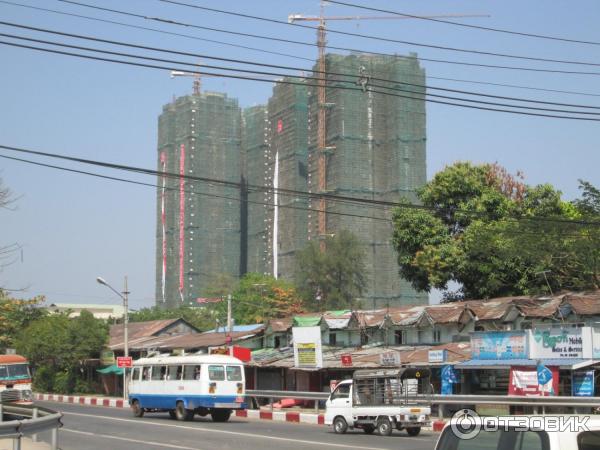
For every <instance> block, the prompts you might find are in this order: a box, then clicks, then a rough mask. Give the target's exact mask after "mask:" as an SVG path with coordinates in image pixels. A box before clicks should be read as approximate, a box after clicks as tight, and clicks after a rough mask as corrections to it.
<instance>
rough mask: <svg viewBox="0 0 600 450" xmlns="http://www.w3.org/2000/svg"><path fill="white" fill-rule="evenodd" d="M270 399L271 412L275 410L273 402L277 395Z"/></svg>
mask: <svg viewBox="0 0 600 450" xmlns="http://www.w3.org/2000/svg"><path fill="white" fill-rule="evenodd" d="M269 401H270V402H271V412H273V403H274V402H275V397H269Z"/></svg>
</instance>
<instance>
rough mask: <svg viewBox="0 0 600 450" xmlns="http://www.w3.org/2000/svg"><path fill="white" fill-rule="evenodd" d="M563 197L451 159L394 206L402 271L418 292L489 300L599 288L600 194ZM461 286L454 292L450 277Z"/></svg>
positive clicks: (587, 189) (589, 191) (587, 187)
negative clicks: (414, 199)
mask: <svg viewBox="0 0 600 450" xmlns="http://www.w3.org/2000/svg"><path fill="white" fill-rule="evenodd" d="M580 186H581V189H582V190H583V194H582V198H581V199H578V200H575V201H573V202H567V201H565V200H563V199H562V198H561V193H560V192H559V191H557V190H556V189H555V188H554V187H552V186H551V185H549V184H544V185H539V186H528V185H526V184H525V183H524V182H523V181H522V175H520V174H518V175H517V176H512V175H510V174H508V173H507V171H506V170H505V169H504V168H502V167H499V166H498V165H491V164H483V165H472V164H470V163H456V164H454V165H452V166H449V167H447V168H445V169H444V170H442V171H441V172H439V173H438V174H436V175H435V176H434V178H433V179H432V180H431V181H430V182H429V183H427V184H426V185H425V186H424V187H423V188H422V189H420V190H419V192H418V198H419V200H420V202H421V205H422V207H414V205H408V202H407V207H398V208H396V209H395V210H394V214H393V220H394V234H393V242H394V246H395V248H396V250H397V252H398V264H399V267H400V274H401V275H402V276H403V277H404V278H406V279H407V280H409V281H410V282H411V283H412V285H413V287H414V288H416V289H417V290H420V291H429V290H430V289H431V288H438V289H442V290H444V291H446V292H445V295H446V297H447V298H463V297H465V298H489V297H496V296H503V295H521V294H536V293H540V292H545V293H548V291H549V290H552V291H553V292H554V291H558V290H561V289H573V290H580V289H588V288H598V287H599V286H600V278H599V277H600V269H599V268H600V266H599V260H600V226H599V225H598V224H597V223H596V224H595V223H593V222H594V221H596V222H600V195H599V192H598V190H597V189H596V188H594V187H593V186H592V185H591V184H590V183H587V182H583V181H580ZM451 282H455V283H458V284H459V285H460V289H459V291H458V292H455V293H451V292H449V290H448V286H449V283H451Z"/></svg>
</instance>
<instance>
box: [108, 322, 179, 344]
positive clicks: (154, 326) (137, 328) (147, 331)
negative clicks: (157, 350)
mask: <svg viewBox="0 0 600 450" xmlns="http://www.w3.org/2000/svg"><path fill="white" fill-rule="evenodd" d="M179 320H183V319H162V320H148V321H145V322H129V324H128V325H127V333H128V335H129V336H128V337H129V342H130V343H131V342H135V341H136V340H138V339H142V338H148V337H151V336H154V335H155V334H157V333H159V332H160V331H162V330H164V329H165V328H167V327H169V326H170V325H172V324H174V323H175V322H177V321H179ZM109 335H110V340H109V346H113V345H116V344H118V343H121V344H122V342H123V325H122V324H117V325H111V326H110V332H109Z"/></svg>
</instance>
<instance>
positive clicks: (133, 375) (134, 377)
mask: <svg viewBox="0 0 600 450" xmlns="http://www.w3.org/2000/svg"><path fill="white" fill-rule="evenodd" d="M131 379H132V380H133V381H138V380H139V379H140V368H139V367H134V368H133V372H132V373H131Z"/></svg>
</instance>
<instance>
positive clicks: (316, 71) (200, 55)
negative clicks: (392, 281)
mask: <svg viewBox="0 0 600 450" xmlns="http://www.w3.org/2000/svg"><path fill="white" fill-rule="evenodd" d="M0 25H5V26H9V27H14V28H20V29H26V30H31V31H38V32H42V33H48V34H54V35H59V36H66V37H71V38H77V39H84V40H88V41H93V42H102V43H107V44H111V45H118V46H125V47H131V48H137V49H143V50H151V51H154V52H162V53H170V54H176V55H183V56H192V57H195V58H204V59H210V60H217V61H226V62H232V63H239V64H246V65H254V66H259V67H269V68H278V69H284V70H294V71H302V72H310V71H311V69H309V68H305V67H296V66H287V65H279V64H266V63H260V62H256V61H249V60H241V59H233V58H224V57H217V56H212V55H206V54H198V53H191V52H183V51H178V50H172V49H164V48H158V47H150V46H146V45H138V44H132V43H128V42H123V41H114V40H108V39H102V38H98V37H95V36H86V35H80V34H73V33H66V32H61V31H56V30H49V29H46V28H39V27H31V26H27V25H22V24H15V23H12V22H2V21H0ZM0 36H5V37H10V38H14V39H21V40H28V41H33V42H38V43H44V44H50V45H58V46H62V47H69V48H74V49H79V50H88V51H94V52H103V53H108V54H112V55H119V56H133V57H135V58H144V59H152V60H154V61H162V62H172V63H177V64H185V65H194V66H199V64H191V63H186V62H180V61H170V60H164V59H155V58H147V57H144V56H140V55H127V54H124V53H117V52H110V51H107V50H100V49H94V48H89V47H81V46H73V45H69V44H64V43H59V42H53V41H45V40H39V39H33V38H28V37H23V36H18V35H12V34H0ZM202 66H204V67H207V68H213V69H222V70H233V69H231V68H224V67H222V66H210V65H205V64H202ZM239 71H242V72H246V71H244V70H238V72H239ZM250 72H251V73H259V72H254V71H250ZM312 72H313V73H315V74H320V75H323V74H324V75H328V76H342V77H349V78H351V79H352V80H355V79H358V75H353V74H349V73H340V72H332V71H319V70H312ZM260 74H265V75H274V76H288V74H281V73H268V72H263V73H260ZM302 78H305V79H315V80H318V78H316V77H307V76H303V77H302ZM370 80H371V81H382V82H385V83H394V84H402V85H406V86H410V87H417V88H424V89H431V90H438V91H444V92H454V93H460V94H465V95H473V96H482V97H487V98H498V99H503V100H512V101H520V102H529V103H539V104H544V105H557V106H567V107H573V108H584V109H600V107H598V106H591V105H581V104H572V103H558V102H548V101H541V100H535V99H526V98H519V97H507V96H501V95H491V94H485V93H480V92H473V91H464V90H459V89H449V88H441V87H437V86H431V85H423V84H417V83H409V82H405V81H401V80H393V79H386V78H378V77H370ZM342 81H344V82H348V81H345V80H342ZM352 84H356V83H354V82H353V81H352ZM371 86H374V87H380V88H384V89H392V90H397V91H401V92H407V91H406V90H404V89H397V88H390V87H387V86H382V85H375V84H373V83H371ZM408 92H411V91H408ZM415 93H416V94H423V93H422V92H415ZM425 95H428V96H433V97H439V98H446V99H451V100H462V101H469V102H476V101H474V100H470V99H461V98H457V97H448V96H440V95H436V94H430V93H425ZM483 103H486V102H483ZM486 104H494V103H486ZM496 105H499V106H513V107H515V108H520V106H515V105H506V104H504V105H503V104H496ZM526 108H528V109H530V107H526ZM542 110H546V111H558V112H569V111H562V110H551V109H542ZM582 114H583V113H582Z"/></svg>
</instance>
